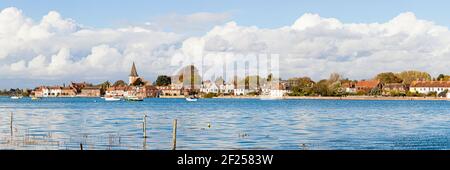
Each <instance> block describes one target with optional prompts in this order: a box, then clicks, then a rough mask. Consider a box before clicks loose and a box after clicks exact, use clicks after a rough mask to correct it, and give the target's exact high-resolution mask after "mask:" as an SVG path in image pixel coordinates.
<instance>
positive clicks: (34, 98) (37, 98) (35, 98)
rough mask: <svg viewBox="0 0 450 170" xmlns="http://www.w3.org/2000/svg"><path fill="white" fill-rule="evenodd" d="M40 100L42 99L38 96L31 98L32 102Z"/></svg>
mask: <svg viewBox="0 0 450 170" xmlns="http://www.w3.org/2000/svg"><path fill="white" fill-rule="evenodd" d="M40 99H41V98H39V97H36V96H33V97H31V100H40Z"/></svg>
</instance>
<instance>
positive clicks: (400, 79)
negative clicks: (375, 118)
mask: <svg viewBox="0 0 450 170" xmlns="http://www.w3.org/2000/svg"><path fill="white" fill-rule="evenodd" d="M370 80H378V81H379V82H380V84H381V85H386V84H393V83H395V84H401V85H404V87H409V86H410V85H411V82H413V81H416V80H423V81H430V80H433V81H450V75H445V74H440V75H439V76H438V77H434V78H433V77H432V76H431V75H430V74H429V73H427V72H421V71H403V72H400V73H393V72H383V73H379V74H377V75H376V76H375V77H373V78H372V79H370ZM363 81H365V80H363ZM287 82H288V84H289V86H290V90H291V93H290V94H289V95H290V96H346V95H381V94H382V90H383V89H382V88H380V87H375V88H372V89H370V90H368V91H357V92H356V93H349V92H346V89H345V88H347V87H345V86H344V85H349V84H356V83H357V82H358V80H349V79H348V78H343V76H342V75H340V74H337V73H333V74H331V75H330V77H329V78H328V79H323V80H320V81H317V82H314V81H313V80H312V79H311V78H309V77H297V78H290V79H288V80H287ZM389 95H392V96H421V95H424V94H417V93H414V94H413V93H410V92H409V91H405V92H392V93H390V94H389ZM425 95H430V96H433V95H434V96H438V95H441V94H425Z"/></svg>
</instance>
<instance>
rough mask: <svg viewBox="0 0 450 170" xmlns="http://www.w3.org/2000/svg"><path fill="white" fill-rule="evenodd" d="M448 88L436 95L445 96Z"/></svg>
mask: <svg viewBox="0 0 450 170" xmlns="http://www.w3.org/2000/svg"><path fill="white" fill-rule="evenodd" d="M447 93H448V90H447V89H446V90H444V91H442V92H440V93H439V94H438V97H447Z"/></svg>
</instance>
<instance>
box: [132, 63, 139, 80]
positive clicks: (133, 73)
mask: <svg viewBox="0 0 450 170" xmlns="http://www.w3.org/2000/svg"><path fill="white" fill-rule="evenodd" d="M130 77H139V75H138V74H137V71H136V66H135V65H134V62H133V66H132V67H131V73H130Z"/></svg>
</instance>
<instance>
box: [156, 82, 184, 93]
mask: <svg viewBox="0 0 450 170" xmlns="http://www.w3.org/2000/svg"><path fill="white" fill-rule="evenodd" d="M156 88H157V89H158V90H159V96H181V94H182V93H181V92H182V89H179V88H176V86H175V85H170V86H156Z"/></svg>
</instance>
